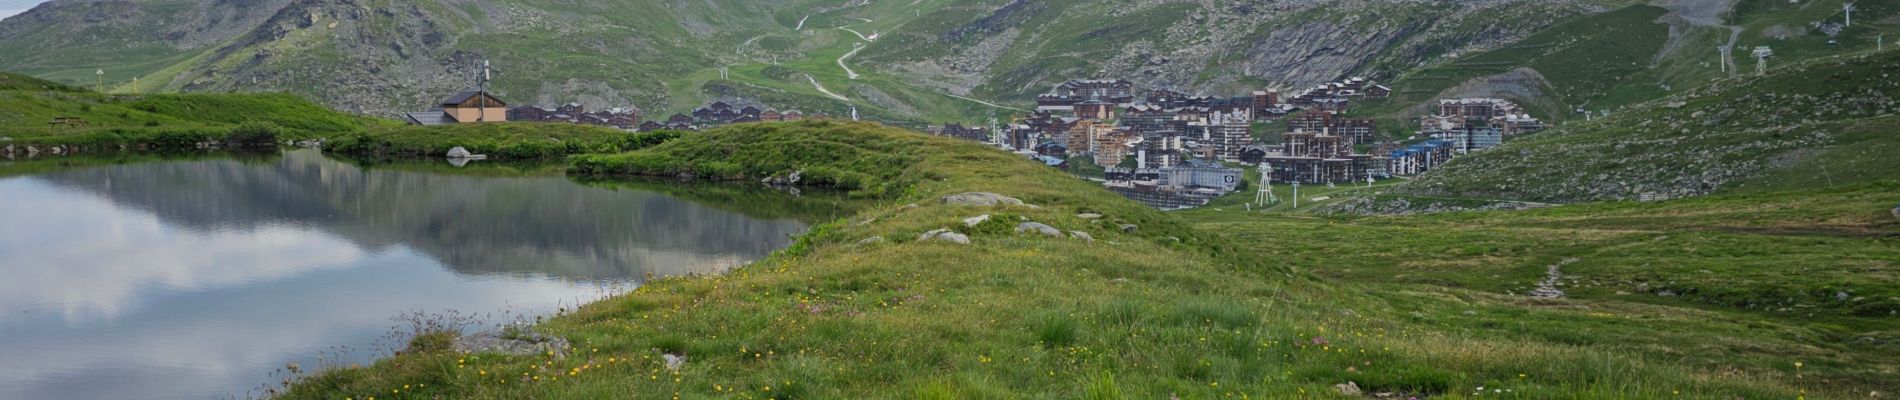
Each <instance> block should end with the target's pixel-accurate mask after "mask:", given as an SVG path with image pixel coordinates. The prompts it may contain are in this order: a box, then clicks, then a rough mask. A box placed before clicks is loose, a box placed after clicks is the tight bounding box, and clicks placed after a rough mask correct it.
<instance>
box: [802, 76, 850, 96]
mask: <svg viewBox="0 0 1900 400" xmlns="http://www.w3.org/2000/svg"><path fill="white" fill-rule="evenodd" d="M805 79H806V80H810V81H811V87H815V88H818V92H819V93H824V94H825V95H826V96H831V98H834V99H838V101H851V99H850V98H847V97H844V96H839V95H838V94H837V93H832V92H831V89H826V88H825V85H821V84H819V83H818V78H813V77H812V76H811V75H810V74H806V75H805Z"/></svg>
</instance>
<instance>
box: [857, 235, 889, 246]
mask: <svg viewBox="0 0 1900 400" xmlns="http://www.w3.org/2000/svg"><path fill="white" fill-rule="evenodd" d="M878 243H884V237H883V236H872V237H868V238H864V240H859V241H858V246H869V245H874V244H878Z"/></svg>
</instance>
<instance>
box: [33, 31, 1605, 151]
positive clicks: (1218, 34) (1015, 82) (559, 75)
mask: <svg viewBox="0 0 1900 400" xmlns="http://www.w3.org/2000/svg"><path fill="white" fill-rule="evenodd" d="M1622 2H1624V1H1611V3H1622ZM366 10H376V11H374V12H370V11H366ZM1595 11H1596V9H1595V8H1594V6H1592V5H1588V4H1583V3H1575V2H1545V1H1526V0H1517V1H1506V2H1486V3H1457V4H1452V5H1451V6H1445V7H1441V6H1436V5H1421V4H1419V3H1416V2H1409V1H1391V0H1351V1H1343V2H1331V3H1325V4H1323V7H1322V6H1321V5H1315V4H1291V3H1288V4H1281V3H1274V2H1240V3H1233V4H1228V3H1205V4H1194V3H1182V2H1173V3H1150V2H1144V1H1137V0H1116V1H1113V2H1110V3H1102V2H1101V1H1072V0H1058V1H1035V2H1026V1H1011V0H923V1H910V2H836V1H823V0H793V1H775V2H758V1H740V0H716V1H694V2H681V1H663V0H618V1H609V2H572V1H552V0H505V1H483V2H467V1H458V0H427V1H388V0H366V1H359V2H340V1H289V0H269V1H256V2H244V4H233V5H224V4H222V3H204V2H191V1H175V0H155V1H138V2H109V3H96V2H78V1H61V2H52V3H49V4H46V5H42V6H40V7H38V8H36V9H35V10H32V11H30V12H28V13H25V14H22V15H21V17H20V18H14V19H10V20H8V21H7V22H6V23H4V24H0V53H5V54H21V55H23V56H22V57H9V58H6V59H0V69H12V70H20V71H25V72H29V73H32V74H34V75H37V76H42V77H48V78H53V79H54V80H56V81H60V82H67V83H69V84H76V85H81V86H92V85H94V83H93V82H95V81H96V79H99V78H100V77H98V76H94V75H93V72H95V71H96V70H98V69H104V70H105V72H106V74H105V76H104V81H105V86H106V87H108V88H110V89H109V90H108V91H112V92H135V91H136V92H161V91H189V92H249V91H284V92H291V93H297V94H302V95H305V96H309V97H311V98H314V99H318V100H319V101H320V102H322V103H323V104H326V105H330V106H332V107H336V108H338V109H343V110H348V111H351V112H357V113H363V114H371V115H386V116H393V115H395V114H396V113H398V112H402V111H413V110H415V109H418V108H421V107H424V106H426V105H427V104H428V103H429V102H431V101H434V100H437V99H439V98H440V97H441V96H445V95H447V94H450V93H454V92H455V91H457V90H459V89H461V88H463V87H465V86H468V85H470V84H472V83H473V82H472V79H471V77H472V76H474V75H475V73H476V70H475V66H476V65H477V63H479V62H480V61H481V60H490V61H493V62H494V65H495V66H496V72H497V74H496V76H497V79H496V81H495V82H494V85H493V86H494V88H495V89H496V91H497V92H498V93H500V94H502V95H503V97H504V98H506V99H508V100H511V101H513V102H514V103H517V104H541V105H556V104H564V103H567V102H573V101H579V102H585V103H587V104H588V105H589V106H591V107H594V108H597V109H598V108H607V107H617V106H627V105H634V106H639V107H641V108H642V109H644V110H646V111H648V112H649V113H651V114H659V115H665V114H670V113H673V112H681V111H687V110H689V109H691V108H692V107H695V106H698V105H701V104H704V103H706V102H708V101H710V100H713V99H731V98H745V99H757V100H762V101H764V102H766V103H768V104H770V105H773V106H776V107H779V108H796V109H800V110H803V111H806V112H813V111H826V112H830V113H832V114H834V115H844V114H846V113H848V112H849V111H850V110H851V109H852V108H854V107H855V108H856V109H857V110H858V111H859V112H860V114H861V115H864V116H866V117H867V118H875V119H880V120H885V121H894V122H902V123H906V124H921V123H924V122H937V123H941V122H944V121H950V120H957V121H962V122H977V121H980V120H985V119H987V118H990V117H999V118H1007V117H1008V116H1009V115H1010V114H1012V113H1018V112H1020V111H1017V110H1011V109H1009V108H1006V107H995V106H990V105H985V104H982V103H981V101H985V100H987V101H996V102H1003V103H1005V104H1003V105H1004V106H1015V107H1021V106H1022V105H1024V104H1025V103H1026V100H1027V99H1028V98H1029V97H1030V96H1032V95H1033V94H1036V93H1039V92H1042V91H1045V90H1047V89H1048V87H1049V86H1050V85H1052V84H1054V83H1056V82H1060V81H1063V80H1066V79H1070V78H1077V77H1091V76H1097V75H1114V76H1120V77H1126V78H1129V79H1133V80H1137V81H1141V82H1142V83H1145V84H1154V85H1158V86H1172V87H1180V88H1183V89H1187V90H1189V91H1209V92H1218V93H1224V94H1233V93H1242V92H1245V91H1248V90H1253V89H1258V88H1260V87H1262V86H1304V85H1309V84H1313V83H1318V82H1322V81H1327V80H1332V79H1336V78H1339V77H1340V76H1342V75H1346V74H1348V73H1353V72H1359V73H1374V74H1379V75H1387V74H1389V73H1396V72H1398V71H1403V70H1405V69H1409V68H1410V67H1411V66H1414V65H1417V64H1418V63H1419V62H1421V61H1423V60H1428V59H1432V58H1435V57H1438V56H1440V55H1442V54H1443V53H1446V52H1453V51H1460V50H1463V49H1471V48H1488V47H1495V46H1497V45H1500V44H1503V43H1508V42H1510V41H1513V40H1516V39H1519V38H1523V37H1525V36H1527V35H1529V34H1530V33H1531V32H1534V31H1535V30H1537V29H1540V28H1543V27H1546V26H1549V25H1550V24H1553V23H1556V22H1557V21H1562V20H1564V19H1568V18H1572V17H1575V16H1578V15H1584V14H1589V13H1591V12H1595ZM1367 16H1376V18H1367ZM185 27H190V28H185ZM81 38H83V40H82V39H81ZM858 45H863V46H865V48H864V50H863V51H862V52H861V53H860V54H855V55H854V56H853V57H850V58H846V57H845V55H846V54H850V53H851V52H852V51H854V50H855V49H856V46H858ZM1342 49H1343V50H1342ZM1315 54H1318V55H1320V56H1313V57H1309V56H1312V55H1315ZM846 68H850V69H851V72H847V71H846ZM722 70H723V71H722ZM854 74H856V76H853V75H854ZM134 79H139V80H138V81H136V82H134V81H133V80H134ZM826 92H830V93H826ZM952 94H957V95H967V96H971V97H975V98H977V99H976V100H970V99H962V98H958V97H955V96H952Z"/></svg>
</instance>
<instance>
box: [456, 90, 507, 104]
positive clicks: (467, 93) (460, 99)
mask: <svg viewBox="0 0 1900 400" xmlns="http://www.w3.org/2000/svg"><path fill="white" fill-rule="evenodd" d="M482 94H483V92H482V91H480V90H463V91H461V92H456V93H455V95H454V96H449V98H446V99H442V105H444V106H453V105H461V104H462V103H464V102H467V101H468V100H469V99H473V98H475V96H480V95H482ZM488 97H489V98H491V99H495V102H496V103H499V104H496V105H497V106H507V103H505V102H503V101H501V99H500V98H497V97H495V94H494V93H488Z"/></svg>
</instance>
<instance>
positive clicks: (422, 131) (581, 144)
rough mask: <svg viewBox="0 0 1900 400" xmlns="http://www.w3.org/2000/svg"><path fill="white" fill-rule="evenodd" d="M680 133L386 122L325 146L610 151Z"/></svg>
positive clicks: (398, 151) (502, 152)
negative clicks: (396, 123) (390, 124)
mask: <svg viewBox="0 0 1900 400" xmlns="http://www.w3.org/2000/svg"><path fill="white" fill-rule="evenodd" d="M678 135H680V133H679V132H673V131H656V132H645V133H629V132H627V131H623V130H619V129H613V128H606V127H598V126H591V125H577V124H564V123H522V122H515V123H494V124H456V125H443V126H413V125H404V126H387V127H379V128H374V129H369V130H364V131H361V132H352V133H347V134H343V135H341V136H336V137H334V138H331V140H330V141H329V142H328V143H325V145H324V149H325V151H329V152H333V153H341V154H348V155H352V156H359V157H371V158H415V157H440V156H442V155H443V154H447V153H448V151H449V149H453V148H455V147H462V148H464V149H467V150H468V151H469V152H470V153H473V154H482V155H487V156H489V157H492V158H496V159H502V160H530V159H547V158H559V157H565V156H567V155H570V154H580V153H611V152H620V151H628V150H634V149H639V148H643V147H647V146H651V145H653V144H655V143H659V142H661V141H665V140H666V139H670V138H673V137H677V136H678Z"/></svg>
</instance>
